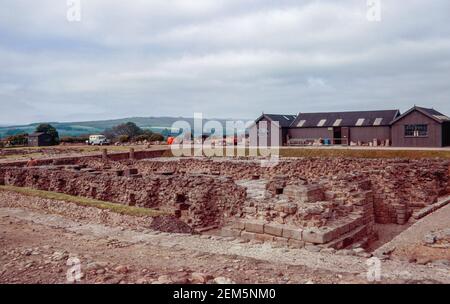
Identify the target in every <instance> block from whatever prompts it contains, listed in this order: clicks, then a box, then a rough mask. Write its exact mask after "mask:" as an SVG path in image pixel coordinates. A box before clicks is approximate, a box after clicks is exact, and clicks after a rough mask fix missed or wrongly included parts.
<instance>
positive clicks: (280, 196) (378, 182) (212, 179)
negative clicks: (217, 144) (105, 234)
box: [0, 157, 450, 249]
mask: <svg viewBox="0 0 450 304" xmlns="http://www.w3.org/2000/svg"><path fill="white" fill-rule="evenodd" d="M0 184H5V185H14V186H19V187H31V188H36V189H41V190H48V191H55V192H61V193H67V194H71V195H76V196H83V197H91V198H95V199H99V200H105V201H111V202H116V203H121V204H127V205H131V206H139V207H146V208H154V209H159V210H165V211H168V212H169V213H172V214H173V215H174V216H176V217H178V218H179V219H181V220H182V221H183V222H185V223H186V224H188V225H189V226H191V227H192V228H194V229H196V230H197V231H207V230H211V229H215V228H218V229H219V230H220V233H221V234H222V235H223V236H232V237H239V238H243V239H246V240H256V241H270V242H274V243H278V244H280V245H289V246H294V247H303V246H305V245H308V244H314V245H318V246H322V247H333V248H337V249H340V248H345V247H348V246H350V245H352V244H355V243H362V244H363V243H365V242H367V241H368V240H370V239H371V238H374V237H375V233H374V225H375V223H396V224H400V225H402V224H405V223H406V222H407V221H408V220H409V218H410V217H411V216H412V215H413V214H415V213H417V212H419V211H420V210H421V209H422V208H425V207H427V206H429V205H431V204H433V203H435V202H436V201H437V199H438V197H440V196H443V195H446V194H448V193H450V185H449V162H448V161H443V160H438V159H435V160H397V159H396V160H388V159H347V158H330V159H327V158H305V159H283V160H280V162H279V163H278V164H277V165H275V166H271V167H264V166H261V165H260V162H259V161H258V160H249V159H242V160H239V159H226V158H220V159H206V158H182V159H177V158H153V159H144V160H116V161H112V160H107V159H103V160H101V159H98V158H92V157H91V158H85V159H76V160H73V161H66V162H64V164H61V165H54V164H53V165H52V164H48V165H45V166H39V167H31V168H27V167H19V166H10V167H7V166H3V167H1V168H0Z"/></svg>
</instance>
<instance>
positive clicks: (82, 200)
mask: <svg viewBox="0 0 450 304" xmlns="http://www.w3.org/2000/svg"><path fill="white" fill-rule="evenodd" d="M0 191H11V192H16V193H20V194H23V195H28V196H34V197H40V198H44V199H52V200H58V201H66V202H71V203H74V204H77V205H79V206H83V207H94V208H98V209H103V210H109V211H112V212H115V213H119V214H124V215H132V216H152V217H156V216H160V215H170V213H169V212H164V211H159V210H154V209H149V208H139V207H132V206H127V205H122V204H116V203H111V202H105V201H99V200H95V199H91V198H86V197H80V196H73V195H68V194H63V193H57V192H51V191H43V190H36V189H32V188H25V187H24V188H22V187H15V186H0Z"/></svg>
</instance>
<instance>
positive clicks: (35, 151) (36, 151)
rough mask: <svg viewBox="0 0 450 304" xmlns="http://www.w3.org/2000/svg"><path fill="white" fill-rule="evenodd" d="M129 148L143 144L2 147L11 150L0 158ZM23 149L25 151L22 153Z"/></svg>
mask: <svg viewBox="0 0 450 304" xmlns="http://www.w3.org/2000/svg"><path fill="white" fill-rule="evenodd" d="M130 148H134V149H135V150H136V151H139V150H142V149H143V148H144V147H143V146H138V145H136V146H133V145H131V146H112V145H111V146H88V145H70V146H51V147H8V148H3V149H4V150H8V151H12V153H11V152H10V154H7V155H0V159H7V160H13V159H17V160H21V159H29V158H30V157H33V158H42V157H52V156H55V154H51V153H48V152H49V151H52V150H54V151H55V152H58V154H56V155H57V156H61V157H63V156H65V155H70V154H79V155H84V154H89V153H101V152H102V150H103V149H107V150H108V152H109V153H114V152H128V151H130ZM24 151H25V153H24Z"/></svg>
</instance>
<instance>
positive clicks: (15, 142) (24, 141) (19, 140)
mask: <svg viewBox="0 0 450 304" xmlns="http://www.w3.org/2000/svg"><path fill="white" fill-rule="evenodd" d="M4 141H5V142H6V143H9V144H10V145H11V146H26V145H28V134H26V133H24V134H17V135H11V136H8V137H6V138H5V140H4Z"/></svg>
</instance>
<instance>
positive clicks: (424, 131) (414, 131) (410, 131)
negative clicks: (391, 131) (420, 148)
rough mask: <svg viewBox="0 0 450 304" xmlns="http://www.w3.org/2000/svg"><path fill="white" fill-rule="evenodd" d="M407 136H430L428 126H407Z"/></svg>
mask: <svg viewBox="0 0 450 304" xmlns="http://www.w3.org/2000/svg"><path fill="white" fill-rule="evenodd" d="M405 136H407V137H424V136H428V125H405Z"/></svg>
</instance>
